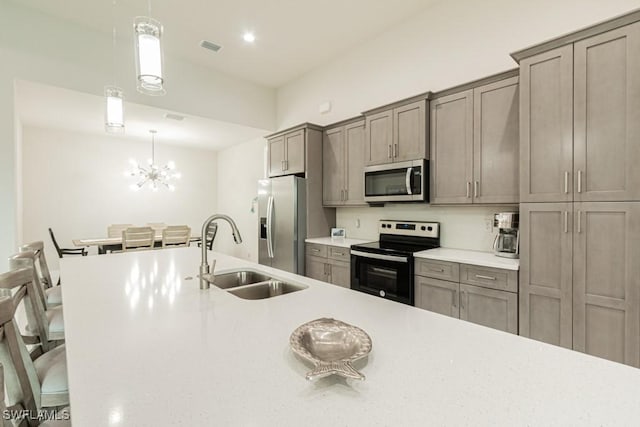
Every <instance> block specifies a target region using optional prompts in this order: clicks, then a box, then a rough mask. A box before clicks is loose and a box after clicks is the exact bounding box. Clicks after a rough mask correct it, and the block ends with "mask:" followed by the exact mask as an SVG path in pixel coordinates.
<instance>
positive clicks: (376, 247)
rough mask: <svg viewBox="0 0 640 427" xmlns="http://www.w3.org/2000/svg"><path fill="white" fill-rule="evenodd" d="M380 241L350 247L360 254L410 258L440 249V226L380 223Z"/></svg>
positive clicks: (433, 223) (437, 224) (416, 223)
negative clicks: (422, 252) (430, 250)
mask: <svg viewBox="0 0 640 427" xmlns="http://www.w3.org/2000/svg"><path fill="white" fill-rule="evenodd" d="M378 229H379V231H380V241H378V242H372V243H363V244H359V245H353V246H351V249H355V250H359V251H362V252H370V253H379V254H388V255H391V254H395V255H403V256H411V255H413V253H415V252H420V251H424V250H426V249H433V248H439V247H440V224H439V223H437V222H417V221H402V222H400V221H391V220H382V221H380V224H379V227H378Z"/></svg>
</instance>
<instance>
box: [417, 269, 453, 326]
mask: <svg viewBox="0 0 640 427" xmlns="http://www.w3.org/2000/svg"><path fill="white" fill-rule="evenodd" d="M415 287H416V288H415V305H416V307H418V308H422V309H424V310H429V311H433V312H435V313H439V314H444V315H445V316H451V317H455V318H456V319H457V318H459V317H460V305H459V302H458V301H459V297H458V292H459V290H460V284H459V283H455V282H448V281H446V280H440V279H433V278H430V277H423V276H416V278H415Z"/></svg>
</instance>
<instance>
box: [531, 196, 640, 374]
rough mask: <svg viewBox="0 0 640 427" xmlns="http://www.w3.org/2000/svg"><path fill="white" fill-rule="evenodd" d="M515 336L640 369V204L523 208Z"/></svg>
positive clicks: (599, 203) (608, 203) (574, 204)
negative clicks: (517, 325)
mask: <svg viewBox="0 0 640 427" xmlns="http://www.w3.org/2000/svg"><path fill="white" fill-rule="evenodd" d="M520 229H521V240H520V250H521V261H520V271H521V274H520V282H521V284H520V334H521V335H524V336H527V337H530V338H533V339H537V340H540V341H545V342H548V343H551V344H556V345H561V346H563V347H567V348H573V349H575V350H578V351H582V352H585V353H588V354H591V355H594V356H599V357H604V358H606V359H610V360H614V361H617V362H620V363H625V364H628V365H632V366H640V310H639V308H640V263H638V259H640V202H580V203H524V204H522V205H521V207H520Z"/></svg>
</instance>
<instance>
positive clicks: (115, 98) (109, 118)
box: [104, 86, 124, 133]
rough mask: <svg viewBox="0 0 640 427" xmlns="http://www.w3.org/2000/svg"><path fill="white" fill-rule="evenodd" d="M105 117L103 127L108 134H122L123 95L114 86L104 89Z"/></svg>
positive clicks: (120, 90)
mask: <svg viewBox="0 0 640 427" xmlns="http://www.w3.org/2000/svg"><path fill="white" fill-rule="evenodd" d="M104 98H105V102H106V105H105V117H104V127H105V130H106V131H107V132H108V133H123V132H124V93H123V92H122V89H120V88H119V87H115V86H106V87H105V88H104Z"/></svg>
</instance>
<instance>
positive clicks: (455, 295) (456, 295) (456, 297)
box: [451, 291, 458, 308]
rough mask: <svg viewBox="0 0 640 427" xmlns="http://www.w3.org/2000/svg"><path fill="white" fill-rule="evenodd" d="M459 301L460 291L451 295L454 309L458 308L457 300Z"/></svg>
mask: <svg viewBox="0 0 640 427" xmlns="http://www.w3.org/2000/svg"><path fill="white" fill-rule="evenodd" d="M457 299H458V291H453V292H452V293H451V305H452V306H453V308H456V307H457V306H458V303H457V301H456V300H457Z"/></svg>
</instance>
